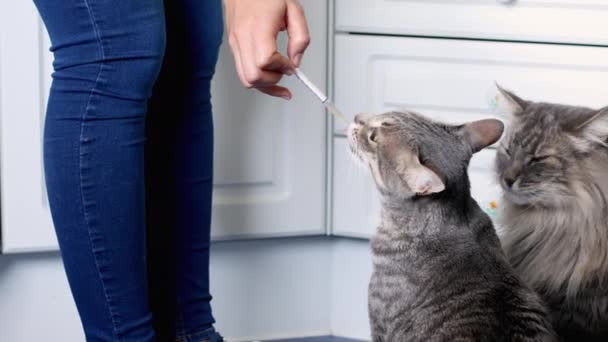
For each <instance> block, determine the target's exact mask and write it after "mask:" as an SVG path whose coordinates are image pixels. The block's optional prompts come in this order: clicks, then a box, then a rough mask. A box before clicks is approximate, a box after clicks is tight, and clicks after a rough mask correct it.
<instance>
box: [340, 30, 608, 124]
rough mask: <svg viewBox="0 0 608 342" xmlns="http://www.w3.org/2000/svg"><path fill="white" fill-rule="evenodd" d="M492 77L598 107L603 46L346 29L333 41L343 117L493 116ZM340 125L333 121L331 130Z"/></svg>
mask: <svg viewBox="0 0 608 342" xmlns="http://www.w3.org/2000/svg"><path fill="white" fill-rule="evenodd" d="M607 26H608V24H607ZM495 82H498V83H500V84H501V85H503V86H504V87H506V88H507V89H512V90H514V91H516V93H518V94H519V95H521V96H522V97H524V98H527V99H531V100H543V101H552V102H563V103H569V104H578V105H586V106H590V107H598V108H599V107H603V106H605V105H606V104H608V91H607V90H606V89H607V88H606V87H607V85H608V48H604V47H588V46H561V45H549V44H531V43H505V42H487V41H464V40H452V39H432V38H406V37H380V36H363V35H346V34H338V35H337V36H336V39H335V67H334V89H335V91H334V94H335V102H336V104H337V106H338V107H339V108H341V109H342V110H343V111H344V112H345V113H346V114H347V115H348V116H350V117H351V118H352V117H353V116H354V115H355V114H356V113H359V112H370V113H379V112H383V111H387V110H392V109H400V108H407V109H410V110H415V111H418V112H421V113H423V114H425V115H428V116H431V117H434V118H436V119H440V120H443V121H446V122H453V123H459V122H464V121H471V120H476V119H480V118H486V117H489V116H492V114H493V111H492V109H491V108H490V106H489V101H488V100H489V98H490V96H492V95H494V94H495V93H496V88H495V86H494V83H495ZM343 129H344V127H343V126H342V125H341V124H340V123H338V124H337V125H336V133H340V132H342V131H343Z"/></svg>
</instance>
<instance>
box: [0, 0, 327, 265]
mask: <svg viewBox="0 0 608 342" xmlns="http://www.w3.org/2000/svg"><path fill="white" fill-rule="evenodd" d="M302 4H303V5H304V7H305V9H306V13H307V17H308V20H309V24H310V32H311V35H312V37H313V39H312V44H311V46H310V47H309V49H308V51H307V53H306V55H305V58H304V60H303V65H302V69H303V70H305V71H306V72H307V74H308V75H309V76H310V78H311V79H313V80H314V81H315V82H316V83H317V84H318V85H320V86H324V84H325V77H326V64H327V63H326V51H327V49H326V38H327V3H326V2H325V1H317V0H306V1H302ZM284 38H285V37H284V36H282V37H281V44H282V45H284V43H285V39H284ZM50 61H51V56H50V53H49V52H48V43H47V42H46V32H45V31H44V28H43V26H42V24H41V22H40V20H39V18H38V15H37V13H36V10H35V8H34V5H33V4H32V3H31V2H30V1H16V2H12V1H11V2H2V3H0V118H1V123H2V125H1V128H0V148H1V195H2V201H1V209H2V236H1V237H2V252H4V253H11V252H20V251H30V250H53V249H56V248H57V242H56V239H55V235H54V231H53V227H52V223H51V219H50V214H49V208H48V204H47V200H46V190H45V188H44V178H43V170H42V163H41V161H42V153H41V152H42V144H41V141H42V139H41V133H42V127H43V121H44V108H45V106H46V93H47V89H48V87H49V84H50V83H49V77H48V75H49V74H50V72H51V69H50ZM284 83H285V84H287V85H288V86H289V87H290V88H291V89H292V91H293V93H294V99H293V100H292V101H289V102H287V101H285V100H283V99H275V98H270V97H267V96H264V95H262V94H260V93H257V92H256V91H253V90H246V89H243V88H242V86H241V85H240V84H239V82H238V79H237V77H236V75H235V72H234V67H233V65H232V57H231V55H230V53H229V51H228V48H227V44H224V46H223V48H222V52H221V56H220V62H219V65H218V70H217V73H216V77H215V81H214V84H213V104H214V110H215V113H214V115H215V127H216V153H215V156H216V158H215V166H216V169H215V191H214V211H213V227H212V235H213V237H214V238H215V239H229V238H240V237H266V236H290V235H306V234H324V233H325V208H326V205H325V198H326V188H325V175H326V163H325V159H326V157H325V156H326V141H327V140H326V137H327V136H326V134H327V130H326V117H325V112H324V109H323V108H322V106H321V105H320V104H319V103H318V101H317V100H316V99H315V98H313V96H312V95H311V94H310V93H309V92H308V91H307V90H306V89H305V88H304V87H302V86H301V85H300V84H299V83H298V82H297V80H295V79H288V80H286V81H285V82H284Z"/></svg>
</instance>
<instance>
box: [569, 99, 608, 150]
mask: <svg viewBox="0 0 608 342" xmlns="http://www.w3.org/2000/svg"><path fill="white" fill-rule="evenodd" d="M576 130H577V131H578V132H579V134H580V137H581V138H583V139H584V140H586V141H589V142H592V143H597V144H600V145H604V146H608V141H607V140H608V107H604V108H602V109H600V110H598V111H597V112H596V113H595V114H593V115H592V116H591V117H590V118H589V119H587V120H585V121H584V122H583V123H582V124H580V125H578V127H577V128H576ZM580 143H581V142H580V141H579V144H580Z"/></svg>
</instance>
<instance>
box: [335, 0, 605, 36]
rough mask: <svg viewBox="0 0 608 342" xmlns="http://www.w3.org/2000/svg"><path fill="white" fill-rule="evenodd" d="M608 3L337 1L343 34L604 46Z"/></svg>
mask: <svg viewBox="0 0 608 342" xmlns="http://www.w3.org/2000/svg"><path fill="white" fill-rule="evenodd" d="M606 15H608V1H606V0H468V1H454V0H407V1H403V0H401V1H399V0H336V29H337V30H338V31H346V32H368V33H387V34H402V35H414V36H438V37H465V38H482V39H502V40H517V41H539V42H559V43H575V44H597V45H608V26H607V25H605V22H606Z"/></svg>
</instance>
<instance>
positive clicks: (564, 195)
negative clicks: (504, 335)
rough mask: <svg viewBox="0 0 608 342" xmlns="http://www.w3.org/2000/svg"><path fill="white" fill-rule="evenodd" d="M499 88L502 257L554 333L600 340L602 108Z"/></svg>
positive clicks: (606, 242) (607, 162)
mask: <svg viewBox="0 0 608 342" xmlns="http://www.w3.org/2000/svg"><path fill="white" fill-rule="evenodd" d="M499 90H500V96H499V98H498V100H499V102H500V103H502V108H505V109H506V111H507V112H508V114H509V115H510V117H511V125H510V128H509V130H508V132H507V134H506V135H505V138H504V139H503V141H502V143H501V146H500V148H499V151H498V154H497V158H496V170H497V173H498V177H499V181H500V184H501V186H502V188H503V190H504V201H503V202H504V203H503V207H502V213H501V215H500V224H501V226H503V227H502V228H503V229H504V231H505V236H504V238H503V247H504V249H505V252H506V254H507V257H508V259H509V261H510V263H511V265H512V266H513V268H514V269H515V271H516V272H517V274H518V275H519V276H520V277H521V278H522V279H523V280H524V281H525V282H527V283H528V284H529V285H531V286H532V287H533V288H534V289H535V290H536V291H538V292H539V293H540V294H541V295H542V296H543V297H544V298H545V300H546V302H547V303H548V305H549V307H550V310H551V316H552V319H553V322H554V324H555V327H556V330H557V332H558V334H559V335H561V336H562V337H564V339H566V340H572V341H608V201H607V198H608V196H607V195H608V144H607V138H608V108H606V109H603V110H593V109H589V108H582V107H573V106H564V105H557V104H549V103H538V102H531V101H526V100H523V99H521V98H519V97H517V96H516V95H514V94H513V93H510V92H508V91H506V90H503V89H499Z"/></svg>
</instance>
